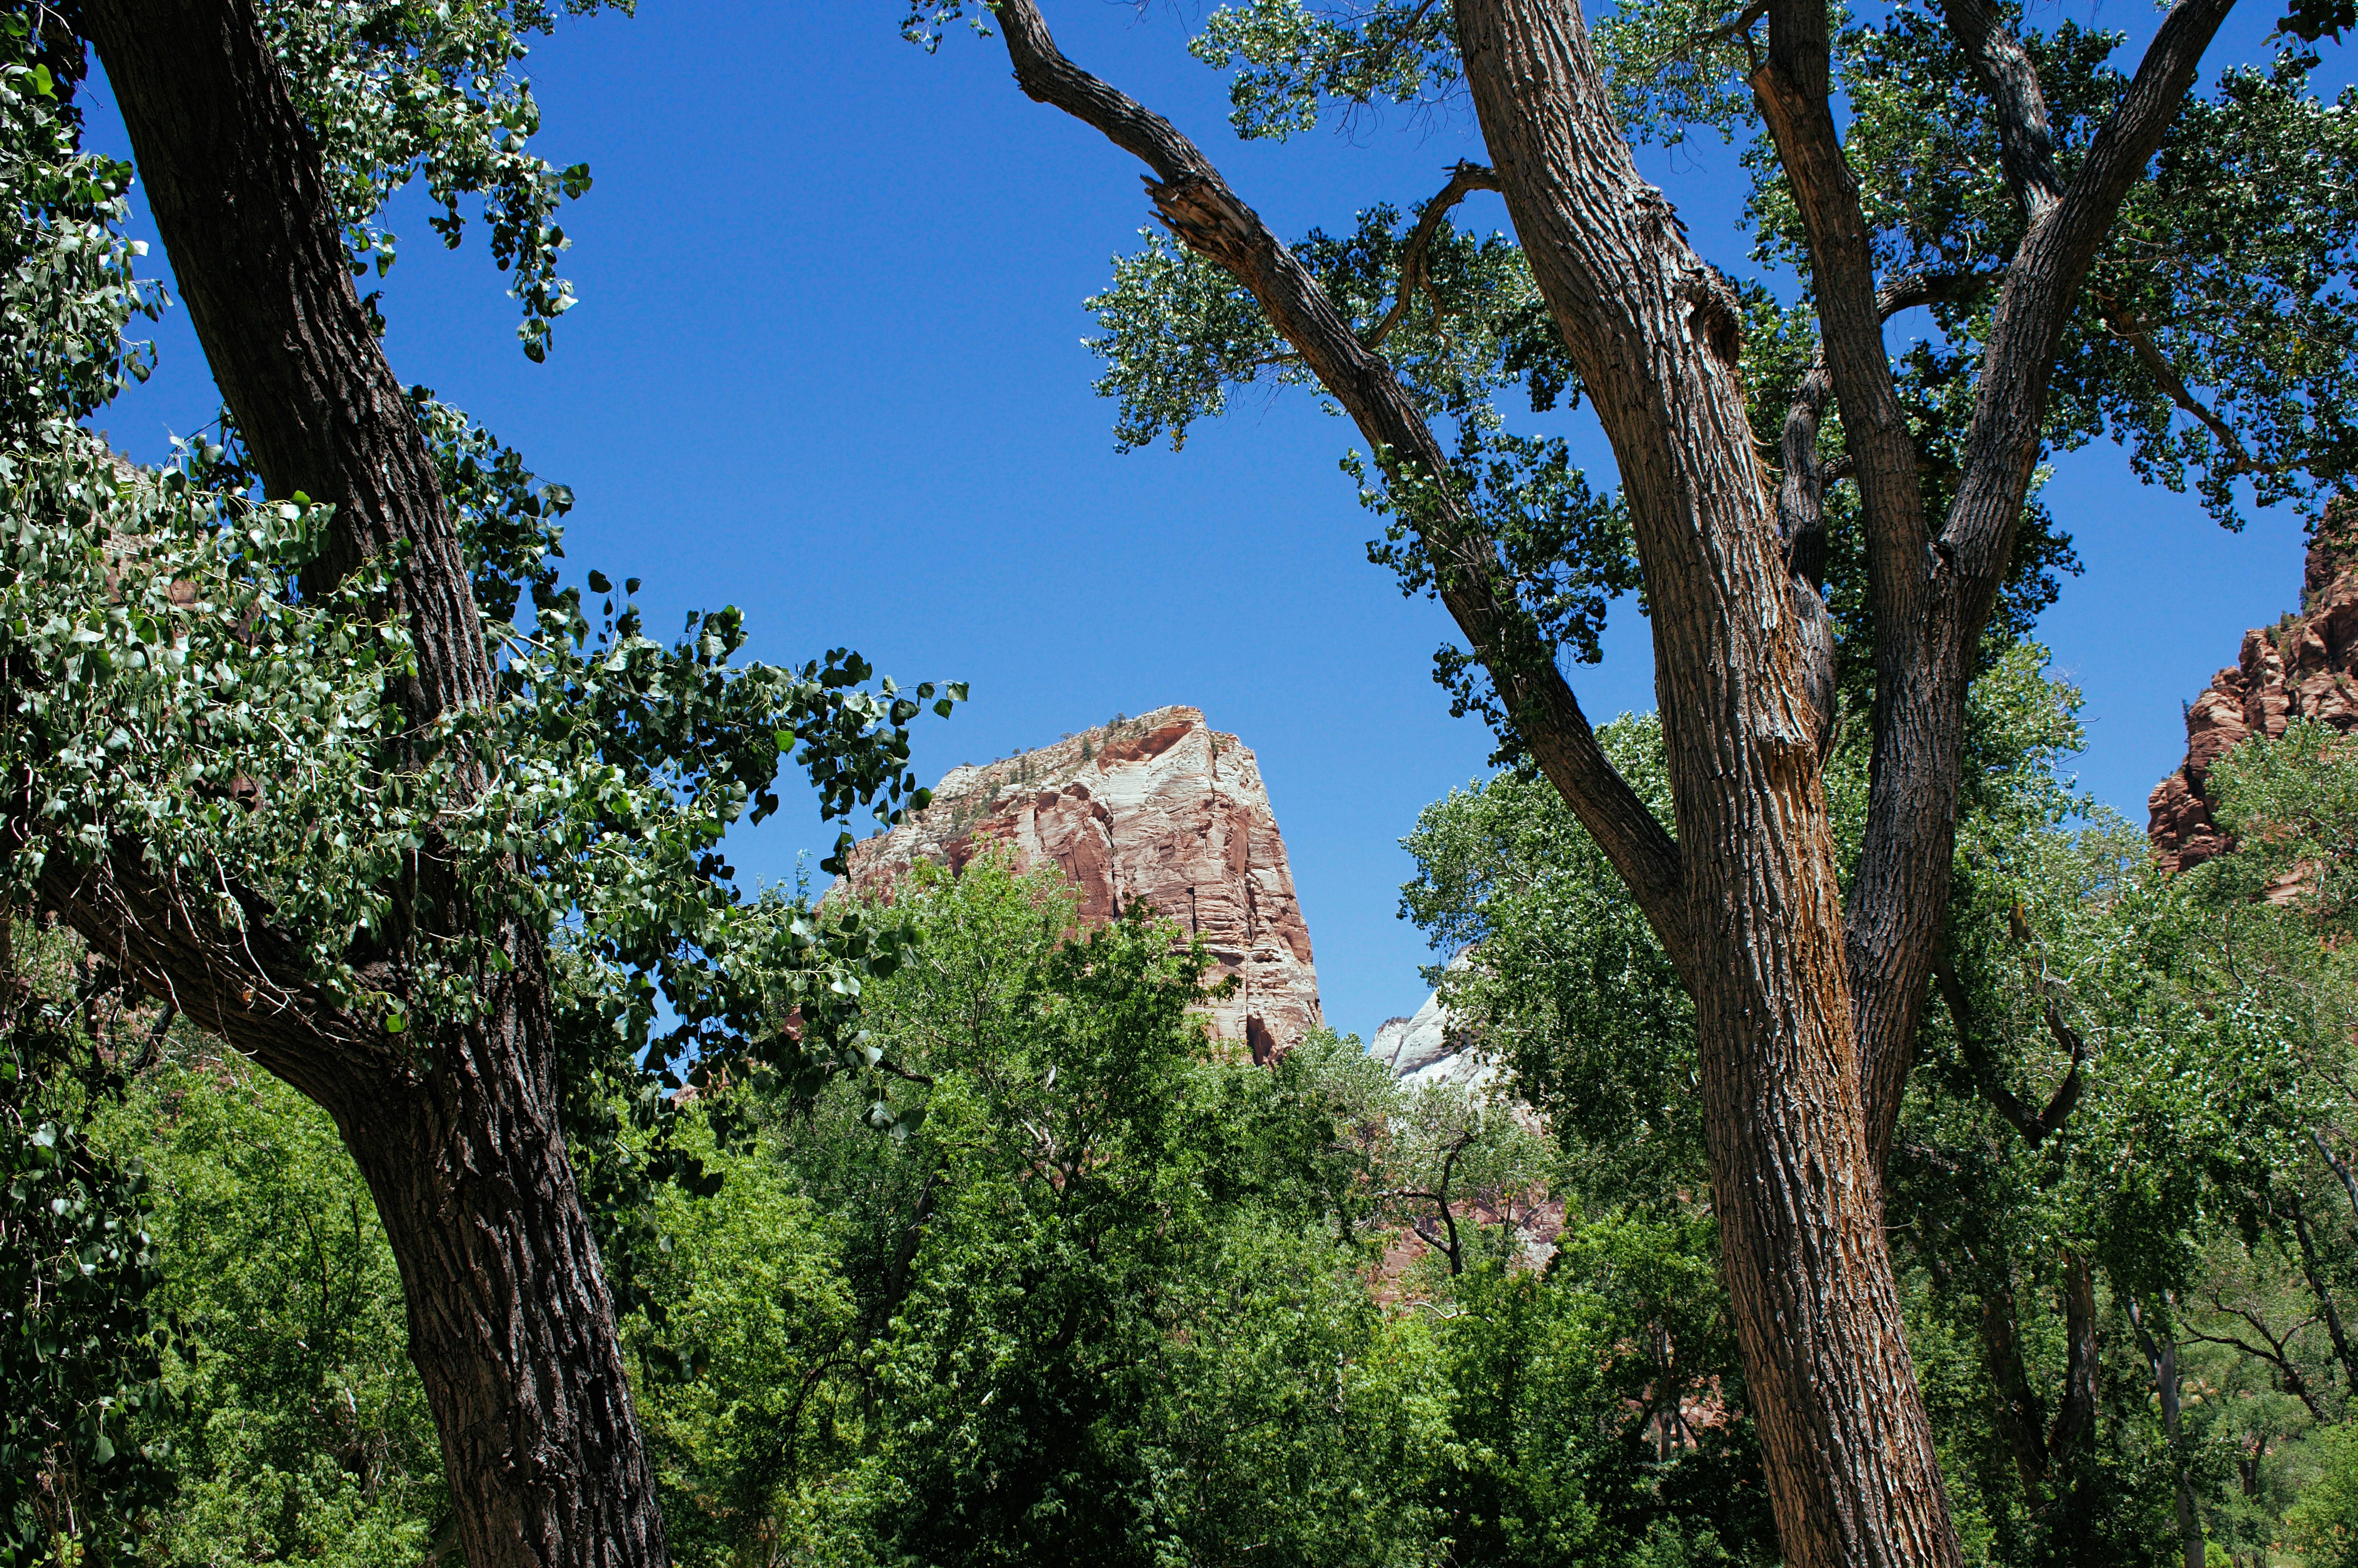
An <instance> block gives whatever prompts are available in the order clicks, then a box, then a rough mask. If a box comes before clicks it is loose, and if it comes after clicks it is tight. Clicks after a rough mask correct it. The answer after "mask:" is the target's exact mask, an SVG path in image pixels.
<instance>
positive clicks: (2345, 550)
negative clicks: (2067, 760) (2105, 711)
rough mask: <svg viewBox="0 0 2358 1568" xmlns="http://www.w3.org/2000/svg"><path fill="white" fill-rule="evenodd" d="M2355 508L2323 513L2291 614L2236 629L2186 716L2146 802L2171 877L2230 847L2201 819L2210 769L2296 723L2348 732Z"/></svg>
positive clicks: (2356, 700)
mask: <svg viewBox="0 0 2358 1568" xmlns="http://www.w3.org/2000/svg"><path fill="white" fill-rule="evenodd" d="M2353 671H2358V504H2353V503H2346V502H2337V503H2334V504H2333V505H2332V506H2331V508H2329V509H2328V510H2327V513H2326V515H2325V519H2324V521H2323V523H2322V524H2320V526H2319V529H2318V534H2317V540H2316V542H2315V543H2314V544H2312V545H2310V546H2309V562H2308V567H2307V569H2306V570H2305V571H2304V572H2303V573H2302V576H2301V609H2300V611H2299V613H2298V614H2294V615H2288V616H2286V617H2285V618H2284V619H2283V620H2282V621H2279V622H2277V624H2276V625H2274V626H2272V627H2255V628H2254V629H2253V630H2251V631H2249V632H2246V633H2244V648H2243V654H2242V656H2241V657H2240V658H2239V659H2238V660H2237V661H2236V664H2235V666H2234V668H2233V669H2224V670H2221V671H2220V672H2219V673H2218V674H2217V675H2215V676H2212V678H2211V685H2210V686H2209V687H2208V688H2206V689H2205V690H2204V691H2203V693H2202V695H2201V697H2196V698H2195V699H2194V702H2193V705H2192V706H2191V707H2190V708H2187V710H2186V761H2185V762H2184V763H2183V764H2182V765H2180V767H2179V769H2178V770H2177V771H2176V772H2175V773H2171V774H2170V775H2169V777H2168V778H2166V779H2164V780H2162V781H2161V783H2160V784H2157V785H2155V786H2154V791H2153V794H2152V795H2151V796H2149V797H2148V798H2147V801H2146V806H2147V809H2148V810H2149V811H2150V812H2151V813H2152V816H2151V819H2150V821H2149V822H2148V824H2147V828H2146V832H2147V837H2148V838H2151V840H2152V841H2153V847H2154V849H2155V851H2156V853H2158V855H2159V856H2160V858H2161V861H2162V864H2163V865H2165V866H2166V867H2168V868H2169V869H2170V870H2172V871H2177V870H2180V869H2181V868H2183V867H2187V866H2191V865H2196V864H2199V863H2200V862H2201V861H2203V860H2209V859H2210V858H2211V857H2212V856H2213V855H2216V854H2219V853H2221V852H2222V851H2223V850H2225V849H2229V848H2231V845H2230V844H2229V842H2228V839H2227V837H2226V835H2225V834H2223V832H2221V831H2220V829H2219V826H2218V824H2217V823H2216V822H2215V821H2214V820H2213V819H2212V815H2211V797H2210V795H2209V794H2208V793H2207V788H2206V786H2207V784H2208V782H2209V778H2210V773H2211V764H2212V763H2213V762H2217V761H2218V760H2219V759H2220V758H2221V757H2223V756H2224V755H2225V754H2226V753H2227V752H2230V751H2232V750H2234V748H2235V747H2236V746H2237V745H2239V744H2241V743H2242V742H2243V741H2244V740H2245V739H2247V738H2248V737H2250V736H2254V735H2264V736H2266V737H2267V738H2269V739H2270V740H2274V739H2275V738H2276V737H2277V736H2279V735H2282V734H2283V733H2284V732H2285V726H2286V724H2287V723H2288V722H2289V721H2290V720H2292V719H2296V718H2304V719H2313V720H2315V721H2317V722H2319V723H2322V724H2330V725H2331V726H2332V727H2333V728H2334V729H2336V730H2353V729H2358V685H2353Z"/></svg>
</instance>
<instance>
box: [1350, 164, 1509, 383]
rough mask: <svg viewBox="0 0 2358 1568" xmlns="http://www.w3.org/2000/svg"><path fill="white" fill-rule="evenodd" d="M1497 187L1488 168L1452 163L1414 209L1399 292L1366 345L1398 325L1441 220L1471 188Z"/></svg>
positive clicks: (1374, 343)
mask: <svg viewBox="0 0 2358 1568" xmlns="http://www.w3.org/2000/svg"><path fill="white" fill-rule="evenodd" d="M1496 189H1498V176H1497V175H1496V174H1494V173H1492V172H1491V171H1490V170H1489V169H1487V168H1485V167H1483V166H1482V165H1481V164H1478V163H1470V162H1468V161H1466V159H1464V158H1460V159H1459V160H1458V161H1457V165H1456V167H1455V168H1453V169H1451V170H1450V175H1449V183H1448V184H1446V185H1444V186H1443V187H1442V188H1441V193H1440V194H1439V195H1437V196H1435V197H1434V198H1433V200H1430V201H1428V202H1426V203H1425V204H1424V206H1423V207H1422V208H1421V209H1420V210H1419V211H1418V213H1417V219H1416V229H1415V232H1412V233H1411V234H1410V235H1409V237H1408V244H1407V245H1406V246H1405V247H1404V248H1403V249H1402V250H1401V273H1400V293H1399V294H1398V295H1397V296H1395V297H1393V299H1392V308H1391V309H1390V311H1389V312H1387V313H1386V315H1385V316H1384V319H1382V320H1381V321H1380V322H1379V323H1377V325H1376V330H1374V331H1372V332H1370V333H1368V336H1367V338H1366V339H1365V341H1366V343H1367V346H1368V348H1370V349H1374V348H1379V347H1381V346H1382V344H1383V341H1384V340H1385V339H1386V338H1388V337H1390V335H1391V330H1392V329H1393V328H1394V327H1397V326H1399V325H1400V322H1401V317H1403V316H1406V315H1407V314H1408V302H1409V298H1410V297H1411V296H1412V295H1413V294H1414V293H1415V292H1416V286H1417V284H1418V283H1419V282H1421V281H1422V279H1423V277H1424V253H1425V249H1426V247H1427V246H1429V245H1431V244H1432V243H1433V235H1434V234H1435V233H1436V232H1439V230H1440V228H1441V220H1442V219H1443V218H1444V216H1446V215H1447V214H1448V211H1449V210H1450V209H1451V208H1452V207H1455V206H1456V205H1457V204H1458V203H1459V202H1460V201H1463V200H1466V196H1467V195H1468V194H1470V193H1471V192H1473V191H1476V190H1496ZM1440 315H1441V307H1440V306H1439V305H1438V304H1437V303H1436V304H1435V305H1434V306H1433V316H1434V318H1435V319H1436V320H1437V319H1439V317H1440Z"/></svg>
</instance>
